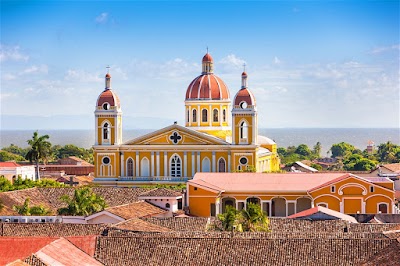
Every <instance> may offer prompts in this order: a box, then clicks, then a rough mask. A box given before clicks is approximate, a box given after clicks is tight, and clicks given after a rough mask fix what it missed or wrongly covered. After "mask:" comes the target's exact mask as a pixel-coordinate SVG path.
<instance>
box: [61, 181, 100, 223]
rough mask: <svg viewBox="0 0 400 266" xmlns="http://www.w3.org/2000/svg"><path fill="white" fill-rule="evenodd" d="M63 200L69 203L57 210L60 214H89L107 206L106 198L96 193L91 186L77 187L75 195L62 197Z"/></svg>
mask: <svg viewBox="0 0 400 266" xmlns="http://www.w3.org/2000/svg"><path fill="white" fill-rule="evenodd" d="M61 200H62V201H64V202H65V203H67V207H63V208H60V209H58V210H57V212H58V214H59V215H83V216H87V215H90V214H92V213H95V212H99V211H102V210H104V209H105V208H106V206H107V205H106V202H105V201H104V199H103V198H102V197H101V196H99V195H97V194H96V193H94V192H93V191H92V190H91V189H90V188H89V187H85V188H80V189H76V190H75V191H74V196H73V197H72V198H71V197H69V196H68V195H64V196H62V197H61Z"/></svg>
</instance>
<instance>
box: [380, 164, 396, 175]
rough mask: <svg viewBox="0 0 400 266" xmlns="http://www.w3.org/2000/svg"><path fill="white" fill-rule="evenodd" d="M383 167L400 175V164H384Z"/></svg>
mask: <svg viewBox="0 0 400 266" xmlns="http://www.w3.org/2000/svg"><path fill="white" fill-rule="evenodd" d="M381 167H384V168H387V169H389V170H390V171H392V172H395V173H400V163H391V164H384V165H382V166H381Z"/></svg>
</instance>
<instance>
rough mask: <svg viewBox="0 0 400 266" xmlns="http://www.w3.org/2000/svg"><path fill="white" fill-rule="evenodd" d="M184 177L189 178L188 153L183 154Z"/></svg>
mask: <svg viewBox="0 0 400 266" xmlns="http://www.w3.org/2000/svg"><path fill="white" fill-rule="evenodd" d="M183 176H184V177H187V152H186V151H185V152H183Z"/></svg>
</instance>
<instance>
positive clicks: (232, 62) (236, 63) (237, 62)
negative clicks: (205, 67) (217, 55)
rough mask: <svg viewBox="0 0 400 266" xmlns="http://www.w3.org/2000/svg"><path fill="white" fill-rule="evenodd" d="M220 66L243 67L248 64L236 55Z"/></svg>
mask: <svg viewBox="0 0 400 266" xmlns="http://www.w3.org/2000/svg"><path fill="white" fill-rule="evenodd" d="M219 64H222V66H231V67H232V66H233V67H243V64H246V61H245V60H243V59H241V58H239V57H237V56H236V55H234V54H230V55H228V56H226V57H224V58H222V59H221V60H220V61H219Z"/></svg>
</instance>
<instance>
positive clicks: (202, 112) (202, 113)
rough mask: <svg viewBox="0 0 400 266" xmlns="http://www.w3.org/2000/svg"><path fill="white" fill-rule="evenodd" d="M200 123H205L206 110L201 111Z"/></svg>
mask: <svg viewBox="0 0 400 266" xmlns="http://www.w3.org/2000/svg"><path fill="white" fill-rule="evenodd" d="M201 121H202V122H207V109H203V110H202V111H201Z"/></svg>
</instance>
